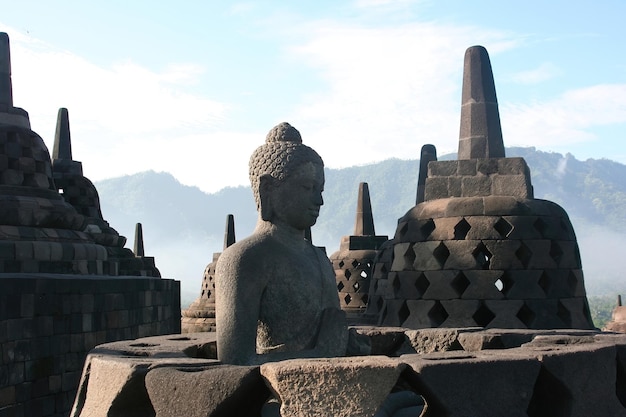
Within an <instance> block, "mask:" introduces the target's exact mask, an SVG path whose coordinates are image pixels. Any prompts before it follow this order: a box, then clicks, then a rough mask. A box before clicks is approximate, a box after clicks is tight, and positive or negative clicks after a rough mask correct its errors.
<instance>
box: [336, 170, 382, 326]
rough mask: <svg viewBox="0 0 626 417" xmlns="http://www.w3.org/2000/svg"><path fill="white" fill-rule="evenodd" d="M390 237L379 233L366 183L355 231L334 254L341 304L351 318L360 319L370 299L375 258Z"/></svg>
mask: <svg viewBox="0 0 626 417" xmlns="http://www.w3.org/2000/svg"><path fill="white" fill-rule="evenodd" d="M386 241H387V236H377V235H376V231H375V228H374V217H373V215H372V204H371V202H370V193H369V187H368V185H367V183H366V182H362V183H360V184H359V197H358V200H357V208H356V221H355V225H354V234H353V235H351V236H343V237H342V238H341V245H340V246H339V250H338V251H337V252H335V253H333V254H332V255H330V260H331V262H332V264H333V269H334V270H335V276H336V279H337V290H338V291H339V303H340V305H341V309H342V310H344V311H345V312H346V313H347V316H348V319H349V320H351V321H356V320H359V319H360V317H361V315H362V314H363V313H364V312H365V308H366V307H367V303H368V300H369V289H370V286H371V280H372V270H373V267H374V259H375V258H376V256H377V255H378V249H379V248H380V247H381V246H382V245H383V244H384V243H385V242H386Z"/></svg>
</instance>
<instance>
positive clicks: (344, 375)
mask: <svg viewBox="0 0 626 417" xmlns="http://www.w3.org/2000/svg"><path fill="white" fill-rule="evenodd" d="M404 368H405V365H404V364H402V363H400V362H399V361H397V360H394V359H390V358H387V357H384V356H367V357H352V358H330V359H293V360H288V361H283V362H277V363H266V364H264V365H261V375H263V377H264V378H265V379H266V380H267V381H268V383H269V384H270V385H271V387H272V390H273V391H274V392H276V394H277V395H278V396H279V399H280V401H281V408H280V412H281V415H282V416H300V417H305V416H311V417H320V416H333V417H371V416H373V415H374V413H375V412H376V410H378V408H379V407H380V406H381V404H382V403H383V401H384V400H385V398H386V397H387V395H388V394H389V392H390V391H391V389H392V388H393V386H394V385H395V384H396V382H397V380H398V378H399V376H400V373H401V372H402V371H403V370H404Z"/></svg>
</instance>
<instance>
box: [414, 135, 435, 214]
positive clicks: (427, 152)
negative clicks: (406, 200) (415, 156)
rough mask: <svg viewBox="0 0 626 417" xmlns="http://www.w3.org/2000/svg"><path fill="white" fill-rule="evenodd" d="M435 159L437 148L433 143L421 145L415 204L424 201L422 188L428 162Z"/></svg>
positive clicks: (423, 188)
mask: <svg viewBox="0 0 626 417" xmlns="http://www.w3.org/2000/svg"><path fill="white" fill-rule="evenodd" d="M436 160H437V148H435V145H424V146H422V152H421V154H420V172H419V176H418V177H417V197H416V198H415V204H419V203H423V202H424V190H425V188H426V177H427V176H428V163H429V162H430V161H436Z"/></svg>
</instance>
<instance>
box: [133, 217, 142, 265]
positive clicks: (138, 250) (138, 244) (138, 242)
mask: <svg viewBox="0 0 626 417" xmlns="http://www.w3.org/2000/svg"><path fill="white" fill-rule="evenodd" d="M134 252H135V256H136V257H138V258H142V257H144V256H145V254H144V251H143V229H142V227H141V223H137V224H136V225H135V250H134Z"/></svg>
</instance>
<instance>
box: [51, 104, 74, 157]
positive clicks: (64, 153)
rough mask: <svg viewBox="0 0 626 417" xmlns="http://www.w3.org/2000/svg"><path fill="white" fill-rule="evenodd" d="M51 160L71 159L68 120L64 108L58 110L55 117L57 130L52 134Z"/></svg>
mask: <svg viewBox="0 0 626 417" xmlns="http://www.w3.org/2000/svg"><path fill="white" fill-rule="evenodd" d="M52 159H67V160H71V159H72V141H71V136H70V118H69V115H68V112H67V109H66V108H60V109H59V113H58V116H57V129H56V132H55V134H54V147H53V148H52Z"/></svg>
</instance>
